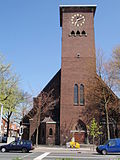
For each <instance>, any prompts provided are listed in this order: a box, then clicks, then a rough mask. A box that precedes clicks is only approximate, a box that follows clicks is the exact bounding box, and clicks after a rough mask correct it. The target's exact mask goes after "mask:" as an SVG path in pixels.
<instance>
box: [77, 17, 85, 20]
mask: <svg viewBox="0 0 120 160" xmlns="http://www.w3.org/2000/svg"><path fill="white" fill-rule="evenodd" d="M82 19H84V17H82V18H78V19H77V20H76V21H80V20H82Z"/></svg>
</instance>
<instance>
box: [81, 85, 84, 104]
mask: <svg viewBox="0 0 120 160" xmlns="http://www.w3.org/2000/svg"><path fill="white" fill-rule="evenodd" d="M80 105H84V85H83V84H81V85H80Z"/></svg>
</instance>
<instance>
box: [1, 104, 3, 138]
mask: <svg viewBox="0 0 120 160" xmlns="http://www.w3.org/2000/svg"><path fill="white" fill-rule="evenodd" d="M0 105H1V112H0V113H1V114H0V140H1V137H2V130H1V126H2V114H3V104H2V103H0Z"/></svg>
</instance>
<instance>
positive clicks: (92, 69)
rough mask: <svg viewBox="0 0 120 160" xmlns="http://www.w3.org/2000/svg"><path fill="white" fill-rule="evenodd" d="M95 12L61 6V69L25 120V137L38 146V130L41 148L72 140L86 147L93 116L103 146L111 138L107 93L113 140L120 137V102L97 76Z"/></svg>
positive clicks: (35, 99) (37, 99) (86, 8)
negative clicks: (88, 128) (107, 114)
mask: <svg viewBox="0 0 120 160" xmlns="http://www.w3.org/2000/svg"><path fill="white" fill-rule="evenodd" d="M95 10H96V6H95V5H77V6H60V27H62V53H61V54H62V55H61V58H62V60H61V69H60V70H59V71H58V72H57V73H56V75H55V76H54V77H53V78H52V79H51V80H50V82H49V83H48V84H47V85H46V87H45V88H44V89H43V91H42V92H41V93H40V94H39V95H38V96H37V97H35V98H34V99H33V108H32V110H31V111H30V112H29V113H28V115H26V116H25V117H24V118H23V120H22V124H23V126H24V133H23V136H22V137H23V138H24V139H31V140H32V141H33V143H36V135H37V132H38V143H39V144H65V143H66V142H68V141H70V140H71V138H72V137H73V136H74V138H75V141H77V142H79V143H88V139H89V133H88V131H87V125H89V123H90V121H91V120H92V118H93V117H95V118H96V120H97V122H98V123H99V124H100V125H101V126H102V131H103V134H102V135H101V136H100V140H99V142H100V143H102V142H103V141H104V140H106V137H107V132H106V116H105V115H106V113H105V111H104V110H105V109H104V105H105V103H104V101H103V100H104V97H103V89H104V91H105V96H106V98H108V97H110V100H109V101H108V112H109V127H110V136H111V138H114V137H120V122H119V115H118V113H119V108H118V103H119V99H118V97H117V96H116V95H115V94H114V93H113V92H112V90H110V88H109V87H108V86H107V85H106V84H105V83H104V81H103V80H102V79H101V78H100V77H99V76H98V75H97V73H96V53H95V38H94V37H95V36H94V16H95ZM49 93H50V94H49ZM109 95H110V96H109ZM51 97H52V99H51V101H50V99H49V98H51ZM37 128H38V129H37Z"/></svg>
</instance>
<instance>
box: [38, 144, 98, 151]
mask: <svg viewBox="0 0 120 160" xmlns="http://www.w3.org/2000/svg"><path fill="white" fill-rule="evenodd" d="M35 150H36V151H39V150H40V151H46V150H47V151H57V152H59V151H60V152H61V151H63V152H70V151H71V152H81V153H96V148H94V151H93V148H91V147H89V148H88V147H87V148H86V147H80V148H79V149H76V148H66V147H65V146H47V145H46V146H45V145H38V146H35Z"/></svg>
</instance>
